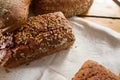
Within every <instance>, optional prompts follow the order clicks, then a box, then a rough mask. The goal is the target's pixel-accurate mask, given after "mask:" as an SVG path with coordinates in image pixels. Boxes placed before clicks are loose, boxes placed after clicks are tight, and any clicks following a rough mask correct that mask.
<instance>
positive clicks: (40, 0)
mask: <svg viewBox="0 0 120 80" xmlns="http://www.w3.org/2000/svg"><path fill="white" fill-rule="evenodd" d="M92 3H93V0H33V2H32V10H33V12H34V13H35V14H36V15H38V14H45V13H50V12H56V11H61V12H63V13H64V15H65V16H66V17H71V16H75V15H80V14H82V13H84V12H86V11H87V10H88V9H89V8H90V6H91V4H92Z"/></svg>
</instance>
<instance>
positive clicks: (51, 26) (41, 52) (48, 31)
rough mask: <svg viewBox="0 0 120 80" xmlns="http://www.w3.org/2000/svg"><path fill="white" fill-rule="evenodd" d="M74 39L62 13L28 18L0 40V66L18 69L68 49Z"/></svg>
mask: <svg viewBox="0 0 120 80" xmlns="http://www.w3.org/2000/svg"><path fill="white" fill-rule="evenodd" d="M74 40H75V38H74V35H73V33H72V29H71V26H70V25H69V22H68V21H67V19H66V18H65V17H64V15H63V14H62V13H61V12H55V13H49V14H44V15H39V16H36V17H30V18H29V19H28V20H27V22H26V23H25V24H24V25H22V27H21V28H19V29H18V30H16V31H14V32H11V33H6V34H4V35H3V34H1V36H0V66H1V67H6V68H12V67H17V66H19V65H21V64H26V63H29V62H31V61H33V60H36V59H39V58H42V57H44V56H47V55H50V54H53V53H54V52H57V51H60V50H64V49H66V48H69V47H70V46H71V45H72V44H73V42H74Z"/></svg>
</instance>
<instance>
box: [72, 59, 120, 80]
mask: <svg viewBox="0 0 120 80" xmlns="http://www.w3.org/2000/svg"><path fill="white" fill-rule="evenodd" d="M72 80H120V79H119V78H118V76H116V75H115V74H114V73H112V72H111V71H109V70H108V69H106V68H105V67H103V66H102V65H100V64H98V63H97V62H95V61H92V60H88V61H86V62H85V63H84V64H83V66H82V68H81V69H80V70H79V71H78V72H77V73H76V75H75V77H74V78H73V79H72Z"/></svg>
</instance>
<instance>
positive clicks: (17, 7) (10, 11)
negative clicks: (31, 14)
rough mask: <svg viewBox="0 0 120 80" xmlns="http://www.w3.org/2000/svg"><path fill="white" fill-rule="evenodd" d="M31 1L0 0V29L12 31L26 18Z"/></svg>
mask: <svg viewBox="0 0 120 80" xmlns="http://www.w3.org/2000/svg"><path fill="white" fill-rule="evenodd" d="M30 2H31V0H0V29H1V30H2V31H3V32H4V31H12V30H14V29H16V28H18V27H20V26H21V24H23V23H24V22H25V21H26V19H27V17H28V10H29V5H30Z"/></svg>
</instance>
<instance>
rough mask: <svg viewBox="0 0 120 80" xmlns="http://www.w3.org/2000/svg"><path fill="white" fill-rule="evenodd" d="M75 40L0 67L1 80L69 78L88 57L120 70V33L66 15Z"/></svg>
mask: <svg viewBox="0 0 120 80" xmlns="http://www.w3.org/2000/svg"><path fill="white" fill-rule="evenodd" d="M69 21H70V24H71V25H72V28H73V33H74V34H75V37H76V41H75V43H74V45H73V46H72V47H71V48H69V49H67V50H64V51H61V52H57V53H56V54H53V55H50V56H47V57H44V58H42V59H40V60H36V61H33V62H32V63H30V65H23V66H20V67H18V68H15V69H10V72H9V73H6V72H5V71H4V70H3V69H0V80H71V79H72V77H73V76H74V74H75V73H76V72H77V71H78V70H79V69H80V68H81V66H82V64H83V63H84V62H85V61H87V60H95V61H97V62H99V63H100V64H102V65H104V66H105V67H106V68H108V69H109V70H111V71H112V72H113V73H115V74H116V75H118V74H119V73H120V34H119V33H117V32H115V31H113V30H111V29H109V28H107V27H104V26H101V25H99V24H96V23H93V22H90V21H87V20H84V19H81V18H79V17H72V18H70V19H69Z"/></svg>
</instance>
